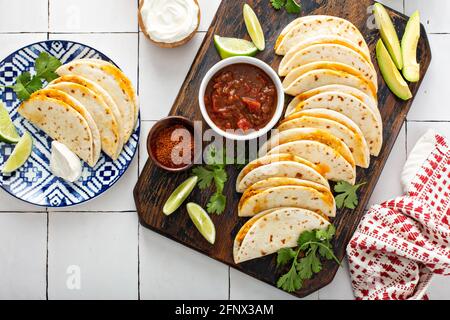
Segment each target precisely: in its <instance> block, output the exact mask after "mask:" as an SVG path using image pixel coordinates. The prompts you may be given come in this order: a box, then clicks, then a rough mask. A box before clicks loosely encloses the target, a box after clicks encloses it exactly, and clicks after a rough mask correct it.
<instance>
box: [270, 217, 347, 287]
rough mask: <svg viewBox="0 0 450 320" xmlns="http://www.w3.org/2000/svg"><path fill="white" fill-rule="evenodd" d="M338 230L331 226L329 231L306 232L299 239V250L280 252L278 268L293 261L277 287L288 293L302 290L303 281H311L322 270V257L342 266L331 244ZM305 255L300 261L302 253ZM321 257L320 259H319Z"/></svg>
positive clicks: (281, 250) (287, 249)
mask: <svg viewBox="0 0 450 320" xmlns="http://www.w3.org/2000/svg"><path fill="white" fill-rule="evenodd" d="M335 232H336V229H335V227H334V226H333V225H329V226H328V228H327V229H324V230H322V229H316V230H310V231H305V232H303V233H302V234H300V236H299V238H298V241H297V243H298V245H299V247H298V248H297V250H294V249H291V248H283V249H280V250H279V251H278V256H277V266H278V267H280V266H283V265H286V264H288V263H289V262H291V261H292V265H291V268H290V270H289V271H288V272H287V273H286V274H284V275H283V276H281V277H280V278H279V279H278V282H277V286H278V287H279V288H282V289H283V290H285V291H287V292H293V291H296V290H298V289H300V288H301V287H302V285H303V281H304V280H307V279H311V278H312V277H313V276H314V274H316V273H319V272H320V271H321V270H322V262H321V261H320V257H322V258H325V259H327V260H331V259H334V260H335V261H336V263H337V264H339V265H340V262H339V260H338V259H337V258H336V256H335V255H334V253H333V247H332V245H331V243H330V241H331V239H332V238H333V236H334V234H335ZM301 252H302V253H304V255H303V256H302V257H301V258H300V259H298V256H299V255H300V253H301ZM319 256H320V257H319Z"/></svg>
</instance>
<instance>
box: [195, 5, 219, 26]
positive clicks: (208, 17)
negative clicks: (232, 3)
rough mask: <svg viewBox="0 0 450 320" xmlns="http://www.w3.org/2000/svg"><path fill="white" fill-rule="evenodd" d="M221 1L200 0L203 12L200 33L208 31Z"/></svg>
mask: <svg viewBox="0 0 450 320" xmlns="http://www.w3.org/2000/svg"><path fill="white" fill-rule="evenodd" d="M220 2H221V0H198V4H199V6H200V10H201V18H200V26H199V27H198V30H199V31H208V28H209V26H210V25H211V22H212V20H213V18H214V16H215V15H216V11H217V9H218V8H219V5H220Z"/></svg>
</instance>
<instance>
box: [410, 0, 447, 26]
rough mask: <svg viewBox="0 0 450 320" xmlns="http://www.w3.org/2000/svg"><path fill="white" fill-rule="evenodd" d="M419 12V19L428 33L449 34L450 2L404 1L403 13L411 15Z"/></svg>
mask: <svg viewBox="0 0 450 320" xmlns="http://www.w3.org/2000/svg"><path fill="white" fill-rule="evenodd" d="M416 10H419V12H420V16H421V17H420V19H421V21H422V23H423V24H424V26H425V28H426V30H427V32H428V33H430V32H433V33H434V32H450V20H449V19H448V12H450V2H449V1H447V0H426V1H423V0H405V12H406V14H407V15H411V14H412V13H413V12H414V11H416Z"/></svg>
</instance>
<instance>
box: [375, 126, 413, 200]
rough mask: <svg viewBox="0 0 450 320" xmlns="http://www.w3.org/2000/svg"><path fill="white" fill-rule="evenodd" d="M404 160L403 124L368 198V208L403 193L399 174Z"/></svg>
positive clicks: (404, 140) (404, 137)
mask: <svg viewBox="0 0 450 320" xmlns="http://www.w3.org/2000/svg"><path fill="white" fill-rule="evenodd" d="M405 161H406V127H405V125H403V127H402V129H401V131H400V133H399V135H398V138H397V141H396V142H395V144H394V147H393V148H392V151H391V154H390V156H389V158H388V161H387V162H386V164H385V166H384V169H383V172H382V173H381V176H380V179H379V180H378V183H377V186H376V187H375V189H374V191H373V193H372V197H371V198H370V200H369V204H368V206H367V207H368V208H369V207H370V206H372V205H374V204H380V203H381V202H383V201H386V200H390V199H392V198H395V197H396V196H401V195H402V194H403V192H402V187H401V183H400V174H401V171H402V169H403V165H404V164H405Z"/></svg>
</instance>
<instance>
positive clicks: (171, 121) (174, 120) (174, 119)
mask: <svg viewBox="0 0 450 320" xmlns="http://www.w3.org/2000/svg"><path fill="white" fill-rule="evenodd" d="M177 124H179V125H182V126H184V127H186V129H188V130H189V131H190V132H191V133H192V136H193V137H194V123H193V122H192V121H191V120H189V119H188V118H185V117H180V116H170V117H167V118H164V119H161V120H159V121H158V122H156V123H155V124H154V125H153V127H152V129H151V130H150V132H149V134H148V136H147V152H148V155H149V156H150V158H151V159H152V161H153V163H154V164H155V165H156V166H157V167H159V168H161V169H163V170H166V171H169V172H180V171H185V170H188V169H190V168H191V167H192V166H193V165H194V163H195V162H196V161H195V160H196V159H197V148H196V147H197V146H196V141H195V137H194V138H193V139H194V140H193V143H194V157H193V161H192V162H191V163H190V164H187V165H185V166H184V167H179V168H171V167H167V166H165V165H163V164H162V163H161V162H159V161H158V159H157V158H156V155H155V154H154V153H153V148H152V142H153V139H154V138H155V137H156V134H157V133H159V131H160V130H162V129H164V128H167V127H170V126H173V125H177Z"/></svg>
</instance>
